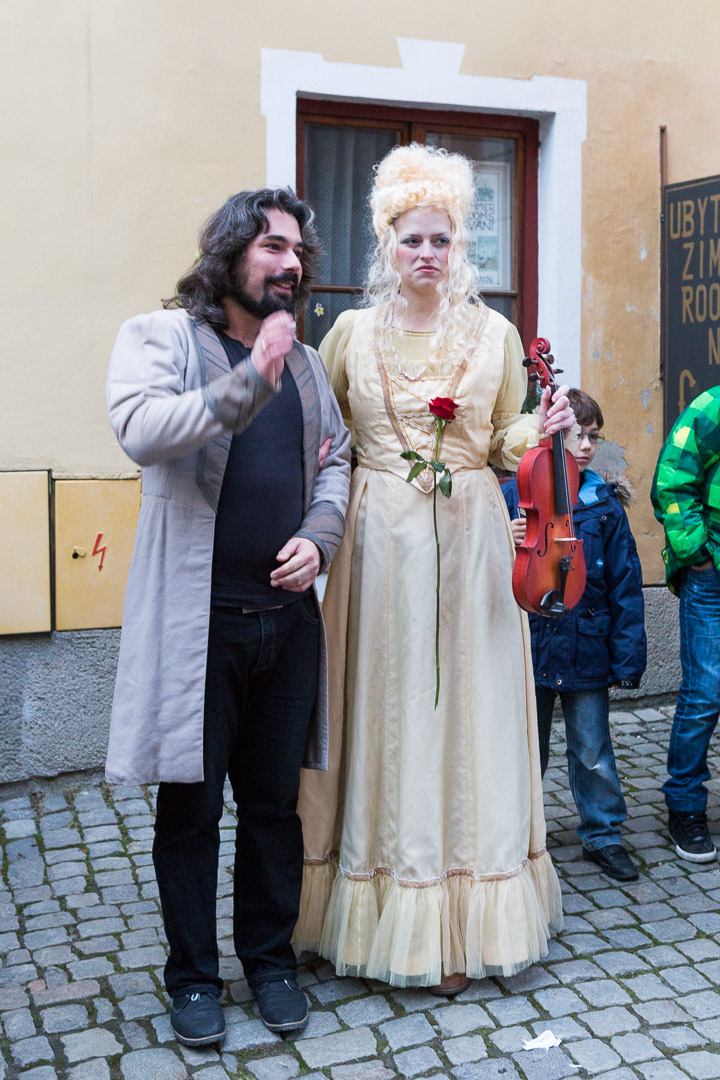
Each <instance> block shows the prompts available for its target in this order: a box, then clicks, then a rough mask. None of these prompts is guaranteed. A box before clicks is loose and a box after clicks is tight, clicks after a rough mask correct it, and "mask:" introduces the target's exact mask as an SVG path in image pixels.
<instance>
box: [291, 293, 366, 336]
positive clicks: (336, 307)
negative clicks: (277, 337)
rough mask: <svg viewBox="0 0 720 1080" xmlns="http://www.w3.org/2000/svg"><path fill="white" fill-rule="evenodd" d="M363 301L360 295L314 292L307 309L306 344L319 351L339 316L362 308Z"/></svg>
mask: <svg viewBox="0 0 720 1080" xmlns="http://www.w3.org/2000/svg"><path fill="white" fill-rule="evenodd" d="M362 300H363V298H362V294H360V293H327V292H321V291H318V292H315V291H313V293H312V295H311V297H310V299H309V300H308V305H307V307H306V308H305V330H304V337H303V340H304V342H305V344H306V345H312V347H313V349H317V347H318V345H319V344H320V342H321V341H322V339H323V338H324V337H325V335H326V334H327V332H328V330H331V329H332V327H333V325H334V323H335V320H336V319H337V317H338V315H340V314H341V313H342V312H343V311H347V309H348V308H352V307H360V305H361V303H362Z"/></svg>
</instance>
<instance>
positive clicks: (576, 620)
mask: <svg viewBox="0 0 720 1080" xmlns="http://www.w3.org/2000/svg"><path fill="white" fill-rule="evenodd" d="M568 397H569V398H570V404H571V405H572V407H573V409H574V411H575V416H576V418H577V422H578V424H579V425H580V430H581V435H580V438H579V441H578V443H577V445H576V447H575V449H574V450H573V454H574V456H575V460H576V461H577V463H578V468H579V470H580V490H579V495H578V502H577V505H576V506H575V507H574V508H573V519H574V522H575V532H576V535H577V536H578V537H579V538H581V539H582V540H583V541H584V544H583V548H584V554H585V565H586V567H587V585H586V587H585V592H584V593H583V597H582V599H581V601H580V603H579V604H578V605H577V607H575V608H573V609H572V610H571V611H570V612H568V614H567V615H563V616H562V617H561V618H559V619H548V618H545V617H544V616H540V615H531V616H530V631H531V634H532V654H533V666H534V669H535V694H536V698H537V712H538V730H539V737H540V765H541V768H542V772H543V774H544V773H545V769H546V768H547V763H548V757H549V753H550V725H551V723H552V713H553V706H554V704H555V696H556V694H559V695H560V702H561V705H562V710H563V716H564V718H565V730H566V735H567V759H568V777H569V780H570V790H571V791H572V794H573V798H574V799H575V805H576V806H577V810H578V814H579V815H580V825H579V827H578V830H577V831H578V836H579V837H580V840H581V841H582V852H583V858H585V859H589V860H590V861H591V862H595V863H597V864H598V865H599V866H600V867H601V868H602V870H603V871H604V872H605V873H606V874H608V876H609V877H612V878H615V880H617V881H634V880H635V879H636V878H637V877H638V870H637V867H636V866H635V864H634V863H633V861H632V859H631V858H630V856H629V855H628V853H627V851H626V850H625V848H624V847H623V845H622V840H621V836H620V829H619V826H620V824H621V823H622V822H623V821H624V820H625V818H626V817H627V807H626V805H625V799H624V798H623V794H622V791H621V790H620V781H619V779H618V773H617V767H616V765H615V755H614V753H613V748H612V742H611V741H610V726H609V722H608V716H609V696H608V687H610V686H612V687H615V688H617V687H622V688H623V689H635V688H636V687H637V686H638V685H639V683H640V678H641V676H642V674H643V672H644V671H645V663H646V653H647V641H646V637H645V625H644V608H643V595H642V576H641V571H640V562H639V559H638V556H637V549H636V547H635V540H634V538H633V535H632V533H631V532H630V525H629V524H628V519H627V516H626V514H625V510H624V509H623V506H622V504H621V499H622V497H623V494H622V493H621V490H620V487H619V485H617V484H609V483H606V482H605V481H604V480H603V478H602V477H601V476H600V475H599V473H596V472H594V471H593V470H592V469H590V468H588V466H589V465H590V464H591V463H592V460H593V458H594V457H595V454H596V452H597V447H598V442H599V441H600V440H601V439H602V437H603V436H602V435H601V434H600V428H601V427H602V426H603V415H602V412H601V411H600V406H599V405H598V403H597V402H596V401H594V400H593V398H591V397H590V396H589V395H588V394H585V393H584V392H583V391H582V390H571V391H570V393H569V395H568ZM502 491H503V495H504V496H505V501H506V503H507V505H508V510H509V511H510V518H511V525H512V532H513V539H514V540H515V544H516V545H519V544H520V543H522V540H523V537H524V535H525V521H524V519H523V518H521V517H520V515H519V512H518V494H517V484H516V482H515V480H510V481H508V482H507V483H505V484H503V487H502ZM626 501H629V500H627V498H626Z"/></svg>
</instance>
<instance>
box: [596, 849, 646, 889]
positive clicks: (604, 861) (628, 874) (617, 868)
mask: <svg viewBox="0 0 720 1080" xmlns="http://www.w3.org/2000/svg"><path fill="white" fill-rule="evenodd" d="M582 853H583V859H587V860H588V861H589V862H594V863H597V864H598V866H599V867H600V869H601V870H602V872H603V873H604V874H607V876H608V877H611V878H614V879H615V881H637V879H638V878H639V877H640V874H639V872H638V868H637V866H636V865H635V863H634V862H633V861H632V859H631V858H630V856H629V855H628V853H627V851H626V850H625V848H624V847H623V846H622V844H608V845H607V847H601V848H596V849H595V850H593V851H591V850H590V849H589V848H583V849H582Z"/></svg>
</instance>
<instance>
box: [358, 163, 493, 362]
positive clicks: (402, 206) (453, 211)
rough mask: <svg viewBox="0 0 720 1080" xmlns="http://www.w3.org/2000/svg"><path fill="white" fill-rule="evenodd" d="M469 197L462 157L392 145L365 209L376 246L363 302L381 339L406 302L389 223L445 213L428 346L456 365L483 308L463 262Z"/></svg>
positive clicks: (468, 168)
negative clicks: (442, 264) (442, 268)
mask: <svg viewBox="0 0 720 1080" xmlns="http://www.w3.org/2000/svg"><path fill="white" fill-rule="evenodd" d="M474 198H475V186H474V182H473V171H472V165H471V164H470V162H469V161H468V160H467V158H465V157H463V156H462V155H461V154H449V153H448V152H447V151H446V150H442V149H439V148H437V147H433V146H420V145H419V144H418V143H411V144H410V146H396V147H395V148H394V149H393V150H391V151H390V153H389V154H387V155H386V156H385V157H384V158H383V160H382V161H381V162H380V164H379V165H377V166H376V168H375V182H374V185H373V190H372V194H371V196H370V207H371V210H372V220H373V227H374V229H375V232H376V234H377V237H378V242H377V245H376V248H375V252H374V255H373V259H372V262H371V265H370V268H369V271H368V281H367V287H366V299H367V302H368V304H370V305H372V306H376V305H377V307H378V323H377V325H378V330H379V331H380V335H381V337H384V336H385V335H386V334H388V333H389V332H390V327H391V326H392V322H393V314H394V312H395V309H396V308H397V307H398V306H402V305H403V304H405V303H406V301H405V300H404V299H403V297H402V296H401V295H400V284H401V281H400V273H399V271H398V267H397V259H396V256H397V236H396V233H395V229H394V228H393V227H392V226H393V224H394V222H395V221H396V220H397V218H398V217H400V215H401V214H404V213H405V212H406V211H408V210H414V209H416V208H421V209H422V208H426V207H427V208H432V209H439V210H445V211H446V213H447V214H448V217H449V218H450V224H451V243H450V252H449V256H448V272H447V274H446V276H445V277H444V279H443V280H442V281H441V282H439V283H438V294H439V297H440V303H439V306H438V319H437V329H436V331H435V335H434V337H433V341H432V346H431V347H432V348H433V351H435V352H436V353H437V354H438V355H439V354H441V353H442V355H443V356H444V357H445V358H446V359H451V360H455V361H460V360H461V359H462V358H463V356H465V355H467V353H468V351H469V350H470V348H471V347H472V345H473V343H474V339H475V337H476V333H477V330H478V322H479V316H480V317H481V318H482V316H483V309H484V305H482V304H481V303H479V300H480V297H479V294H478V287H477V270H476V269H475V267H474V266H473V265H472V264H471V263H470V262H469V261H468V258H467V231H466V228H465V220H466V218H467V215H468V214H469V212H470V210H471V209H472V205H473V201H474ZM484 314H485V316H486V312H485V313H484ZM483 322H484V318H483Z"/></svg>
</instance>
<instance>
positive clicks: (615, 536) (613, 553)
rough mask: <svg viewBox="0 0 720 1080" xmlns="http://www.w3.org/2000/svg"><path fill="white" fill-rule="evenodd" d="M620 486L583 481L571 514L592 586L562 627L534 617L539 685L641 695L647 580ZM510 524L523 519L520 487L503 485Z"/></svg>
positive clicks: (592, 476)
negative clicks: (637, 690)
mask: <svg viewBox="0 0 720 1080" xmlns="http://www.w3.org/2000/svg"><path fill="white" fill-rule="evenodd" d="M616 487H617V485H615V484H608V483H606V482H605V481H604V480H603V478H602V477H601V476H600V475H599V473H596V472H593V471H592V469H585V471H584V473H582V474H581V486H580V492H579V501H578V503H577V505H576V506H575V507H574V508H573V520H574V522H575V532H576V534H577V536H578V537H580V538H581V539H582V540H583V541H584V543H583V551H584V554H585V565H586V567H587V585H586V587H585V592H584V593H583V597H582V599H581V601H580V603H579V604H578V605H577V607H575V608H573V609H572V610H571V611H570V612H568V614H567V615H563V616H562V617H561V618H559V619H548V618H545V617H544V616H541V615H531V616H530V631H531V634H532V656H533V666H534V669H535V682H536V684H537V685H538V686H547V687H550V688H552V689H553V690H557V691H558V692H560V691H563V690H595V689H598V688H601V687H605V686H612V685H613V684H615V683H619V684H622V685H623V686H625V687H636V686H637V685H638V684H639V682H640V678H641V676H642V674H643V672H644V671H645V664H646V658H647V639H646V637H645V623H644V605H643V595H642V574H641V570H640V560H639V559H638V555H637V548H636V546H635V539H634V537H633V534H632V533H631V532H630V525H629V523H628V519H627V515H626V514H625V511H624V509H623V507H622V505H621V503H620V500H619V498H618V496H617V494H616ZM502 492H503V495H504V496H505V501H506V503H507V506H508V510H509V511H510V518H511V519H513V518H516V517H517V516H518V510H517V506H518V493H517V484H516V481H515V480H509V481H507V482H506V483H504V484H503V485H502Z"/></svg>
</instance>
